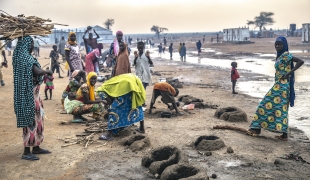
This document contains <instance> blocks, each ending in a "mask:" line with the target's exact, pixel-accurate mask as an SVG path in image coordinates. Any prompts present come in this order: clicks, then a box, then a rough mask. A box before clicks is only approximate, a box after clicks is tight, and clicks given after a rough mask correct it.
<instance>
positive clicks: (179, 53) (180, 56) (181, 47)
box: [179, 43, 182, 60]
mask: <svg viewBox="0 0 310 180" xmlns="http://www.w3.org/2000/svg"><path fill="white" fill-rule="evenodd" d="M181 48H182V43H180V46H179V54H180V59H181ZM181 60H182V59H181Z"/></svg>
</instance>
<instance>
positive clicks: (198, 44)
mask: <svg viewBox="0 0 310 180" xmlns="http://www.w3.org/2000/svg"><path fill="white" fill-rule="evenodd" d="M201 46H202V45H201V42H200V40H199V41H198V42H197V43H196V47H197V50H198V56H199V55H200V53H201Z"/></svg>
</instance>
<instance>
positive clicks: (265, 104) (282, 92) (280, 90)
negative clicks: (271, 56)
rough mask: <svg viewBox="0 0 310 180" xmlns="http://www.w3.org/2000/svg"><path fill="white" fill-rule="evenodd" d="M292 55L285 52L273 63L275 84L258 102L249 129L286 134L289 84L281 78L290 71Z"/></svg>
mask: <svg viewBox="0 0 310 180" xmlns="http://www.w3.org/2000/svg"><path fill="white" fill-rule="evenodd" d="M292 58H293V56H292V54H290V53H288V52H285V53H283V54H282V55H281V56H280V57H278V59H277V60H276V62H275V69H276V73H275V84H274V85H273V86H272V88H271V89H270V90H269V91H268V93H267V94H266V95H265V97H264V99H263V100H262V101H261V102H260V104H259V106H258V108H257V110H256V113H255V114H254V117H253V120H252V123H251V126H250V128H252V129H261V128H265V129H267V130H270V131H276V132H282V133H287V131H288V105H289V94H290V83H289V81H288V80H286V79H285V80H282V79H281V77H282V76H284V75H285V74H287V73H288V72H290V71H291V62H292Z"/></svg>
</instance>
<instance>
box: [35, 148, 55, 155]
mask: <svg viewBox="0 0 310 180" xmlns="http://www.w3.org/2000/svg"><path fill="white" fill-rule="evenodd" d="M50 153H52V152H51V151H49V150H46V149H41V148H40V150H39V151H34V150H32V154H50Z"/></svg>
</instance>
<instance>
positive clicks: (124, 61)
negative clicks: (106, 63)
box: [112, 42, 131, 77]
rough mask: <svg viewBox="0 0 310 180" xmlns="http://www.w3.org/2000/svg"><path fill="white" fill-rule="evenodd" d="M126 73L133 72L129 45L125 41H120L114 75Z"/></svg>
mask: <svg viewBox="0 0 310 180" xmlns="http://www.w3.org/2000/svg"><path fill="white" fill-rule="evenodd" d="M126 73H131V69H130V63H129V57H128V51H127V45H126V44H125V43H124V42H120V43H119V54H118V56H117V58H116V65H115V70H114V73H113V74H112V77H114V76H118V75H121V74H126Z"/></svg>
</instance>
